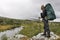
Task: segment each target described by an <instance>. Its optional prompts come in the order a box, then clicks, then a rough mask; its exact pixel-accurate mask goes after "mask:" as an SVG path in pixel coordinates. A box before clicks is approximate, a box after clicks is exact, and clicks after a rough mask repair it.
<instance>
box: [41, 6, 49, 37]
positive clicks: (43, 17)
mask: <svg viewBox="0 0 60 40" xmlns="http://www.w3.org/2000/svg"><path fill="white" fill-rule="evenodd" d="M41 10H42V13H41V18H42V20H43V23H44V34H43V36H45V37H50V29H49V24H48V19H47V18H46V16H47V12H46V10H45V7H44V5H42V6H41Z"/></svg>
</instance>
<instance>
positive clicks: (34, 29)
mask: <svg viewBox="0 0 60 40" xmlns="http://www.w3.org/2000/svg"><path fill="white" fill-rule="evenodd" d="M22 25H23V26H24V29H23V30H22V31H20V34H23V35H26V36H28V37H32V36H35V35H37V34H38V33H40V32H43V30H44V29H43V26H44V25H43V23H42V22H40V23H38V22H33V21H32V22H28V23H27V22H26V23H23V24H22ZM49 27H50V30H51V31H53V32H54V33H55V34H57V35H60V23H58V22H55V23H49Z"/></svg>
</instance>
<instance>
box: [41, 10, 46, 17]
mask: <svg viewBox="0 0 60 40" xmlns="http://www.w3.org/2000/svg"><path fill="white" fill-rule="evenodd" d="M45 16H47V12H46V10H44V11H43V12H42V13H41V18H45Z"/></svg>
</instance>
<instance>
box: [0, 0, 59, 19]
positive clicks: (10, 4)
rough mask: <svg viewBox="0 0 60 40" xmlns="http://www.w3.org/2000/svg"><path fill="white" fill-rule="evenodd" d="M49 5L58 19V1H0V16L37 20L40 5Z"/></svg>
mask: <svg viewBox="0 0 60 40" xmlns="http://www.w3.org/2000/svg"><path fill="white" fill-rule="evenodd" d="M47 3H51V4H52V6H53V8H54V10H55V13H56V16H57V18H60V1H59V0H58V1H57V0H0V16H3V17H9V18H16V19H29V18H38V17H39V16H40V13H41V9H40V6H41V5H42V4H44V5H45V4H47Z"/></svg>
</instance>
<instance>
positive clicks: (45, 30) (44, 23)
mask: <svg viewBox="0 0 60 40" xmlns="http://www.w3.org/2000/svg"><path fill="white" fill-rule="evenodd" d="M43 23H44V33H43V35H44V36H46V21H45V19H43Z"/></svg>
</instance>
